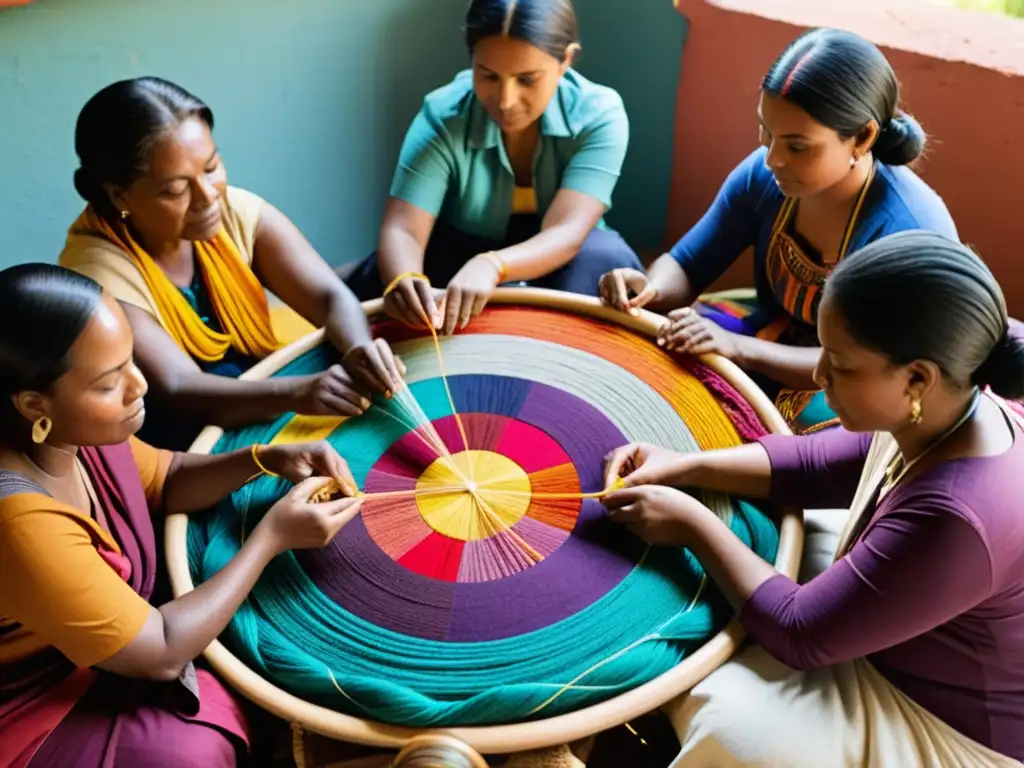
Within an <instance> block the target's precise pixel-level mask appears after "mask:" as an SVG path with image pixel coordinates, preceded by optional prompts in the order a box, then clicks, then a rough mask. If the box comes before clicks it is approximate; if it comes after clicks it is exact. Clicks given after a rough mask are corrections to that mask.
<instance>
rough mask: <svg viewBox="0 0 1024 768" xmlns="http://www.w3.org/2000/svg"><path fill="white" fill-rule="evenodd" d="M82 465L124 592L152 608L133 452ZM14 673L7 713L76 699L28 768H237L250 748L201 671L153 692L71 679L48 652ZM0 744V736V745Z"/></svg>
mask: <svg viewBox="0 0 1024 768" xmlns="http://www.w3.org/2000/svg"><path fill="white" fill-rule="evenodd" d="M80 456H81V459H82V463H83V464H84V466H85V468H86V470H87V472H88V473H89V476H90V478H91V480H92V483H93V486H94V487H95V490H96V495H97V498H98V500H99V503H100V505H101V506H102V509H103V512H104V516H105V518H106V520H105V524H106V526H107V528H108V531H109V532H110V534H111V535H112V536H113V537H114V539H115V540H116V541H117V543H118V545H119V546H120V547H121V550H122V553H123V555H124V557H125V558H126V559H127V560H128V561H129V562H130V564H131V568H130V569H128V574H127V582H128V584H129V585H130V586H131V587H132V589H134V590H135V591H136V592H137V593H138V594H140V595H141V596H142V597H144V598H145V599H147V600H150V599H151V597H152V596H153V593H154V589H155V588H156V586H157V584H158V567H159V560H158V557H157V549H156V537H155V532H154V528H153V522H152V519H151V518H150V512H149V507H148V505H147V502H146V496H145V491H144V489H143V487H142V483H141V480H140V478H139V470H138V467H137V466H136V464H135V461H134V459H133V457H132V452H131V447H130V446H129V444H128V443H122V444H121V445H116V446H107V447H102V448H83V449H82V451H81V454H80ZM122 575H124V574H122ZM43 662H45V663H43ZM14 667H15V665H5V668H4V670H3V672H4V675H3V681H2V686H0V704H4V705H7V708H10V707H12V706H15V707H16V706H19V705H24V706H27V705H29V704H32V703H40V702H45V700H46V699H47V698H48V697H51V696H52V692H53V690H54V688H55V687H59V686H61V685H63V686H64V688H65V689H69V688H73V689H75V692H74V694H73V695H74V696H75V697H76V698H77V703H75V704H74V706H73V708H71V709H70V712H69V713H68V714H67V715H66V716H64V718H63V719H62V720H61V721H60V724H59V725H58V726H57V727H56V728H55V729H54V730H53V731H52V732H51V733H50V734H49V736H48V737H46V738H45V740H44V741H43V742H42V744H41V745H40V746H39V747H38V749H37V750H36V752H35V754H34V756H33V757H32V758H31V762H29V763H28V765H29V766H31V768H44V766H45V767H47V768H49V767H50V766H65V765H67V766H72V765H73V766H75V768H112V767H113V768H120V766H146V767H147V768H161V767H162V766H168V767H169V766H171V765H174V766H182V767H183V768H188V767H189V766H193V765H194V766H209V767H210V768H219V766H229V765H235V764H236V761H235V754H236V749H244V748H245V746H246V744H247V742H248V735H247V725H246V722H245V716H244V713H243V711H242V709H241V707H240V706H239V704H238V702H237V701H236V700H235V699H234V698H233V697H232V696H231V694H230V693H229V692H228V691H227V689H226V688H224V686H222V685H221V684H220V683H219V682H218V681H217V680H216V679H215V678H214V677H213V676H212V675H210V674H209V673H208V672H206V671H203V670H200V671H199V672H198V673H196V671H195V670H194V669H193V668H192V667H189V669H188V670H187V674H186V675H183V678H182V680H180V681H176V682H174V683H154V682H148V681H141V680H131V679H128V678H122V677H117V676H114V675H110V674H107V673H103V672H94V671H87V670H75V668H74V667H73V666H72V665H71V664H70V663H69V662H68V661H67V660H66V659H65V658H64V657H63V656H61V655H60V654H57V653H55V652H54V653H49V654H48V653H43V654H39V655H38V657H33V659H29V660H26V661H25V662H24V663H21V664H19V665H17V667H18V669H15V668H14ZM19 670H21V671H20V672H19ZM22 672H23V673H24V674H22ZM83 675H91V678H92V682H91V685H88V680H87V687H86V688H85V690H84V691H83V690H82V688H83V686H73V685H70V686H69V685H68V684H67V683H69V682H72V681H74V680H75V679H76V678H78V679H81V678H82V676H83ZM14 714H15V715H16V714H17V710H16V709H15V710H14ZM14 719H15V718H12V720H14ZM14 727H17V726H16V725H15V726H14ZM3 737H4V735H3V734H0V739H2V738H3ZM14 764H15V765H20V764H23V763H22V762H19V761H16V762H15V763H14Z"/></svg>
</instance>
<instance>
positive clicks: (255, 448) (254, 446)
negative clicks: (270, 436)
mask: <svg viewBox="0 0 1024 768" xmlns="http://www.w3.org/2000/svg"><path fill="white" fill-rule="evenodd" d="M262 447H263V446H262V445H260V444H259V443H253V444H252V449H251V450H250V451H249V453H250V454H252V463H253V464H255V465H256V468H257V469H259V471H260V472H262V473H263V474H264V475H270V477H278V474H277V472H271V471H270V470H269V469H267V468H266V467H264V466H263V462H261V461H260V457H259V456H258V455H257V453H258V451H259V449H260V448H262ZM250 479H251V478H250Z"/></svg>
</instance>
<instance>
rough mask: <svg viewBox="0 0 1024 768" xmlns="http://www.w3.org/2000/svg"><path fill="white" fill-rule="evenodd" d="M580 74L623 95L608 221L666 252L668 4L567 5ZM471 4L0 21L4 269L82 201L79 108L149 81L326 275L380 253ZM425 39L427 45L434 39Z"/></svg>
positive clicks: (48, 13)
mask: <svg viewBox="0 0 1024 768" xmlns="http://www.w3.org/2000/svg"><path fill="white" fill-rule="evenodd" d="M578 6H579V15H580V24H581V29H582V36H583V42H584V46H585V55H584V56H583V58H582V60H581V62H580V70H581V71H582V72H583V73H584V74H585V75H587V76H588V77H591V78H593V79H595V80H597V81H599V82H602V83H606V84H608V85H610V86H612V87H614V88H616V89H617V90H619V91H620V93H622V95H623V98H624V100H625V102H626V105H627V108H628V109H629V111H630V118H631V145H630V152H629V156H628V159H627V161H626V165H625V168H624V170H623V178H622V180H621V182H620V185H619V187H618V190H617V192H616V196H615V201H614V209H613V211H612V213H611V215H610V217H609V220H610V221H611V223H612V224H613V225H614V226H616V227H617V228H618V229H620V231H622V233H623V234H624V235H625V236H626V237H627V238H629V239H630V240H631V242H633V243H634V245H635V246H636V247H637V248H640V249H644V248H651V249H657V248H658V247H659V246H660V244H661V242H662V240H663V239H664V234H665V226H666V214H667V210H666V205H665V201H666V199H667V195H668V190H669V185H670V181H671V166H670V164H669V158H670V157H671V152H672V143H673V131H674V120H675V113H674V111H673V109H672V106H671V105H672V103H673V99H674V97H675V92H676V87H677V84H678V78H679V53H680V50H681V48H682V44H683V39H684V36H685V27H686V23H685V19H684V18H683V17H682V16H680V15H679V14H677V13H675V11H674V10H673V8H672V4H671V3H670V2H669V0H632V2H631V4H630V6H629V8H628V9H627V8H625V7H624V6H623V4H622V3H620V2H618V0H581V2H579V3H578ZM465 7H466V0H373V1H372V2H364V1H363V0H292V2H287V3H286V2H280V0H275V1H273V2H272V1H271V0H215V1H214V2H210V0H101V1H99V2H97V1H95V0H89V1H88V2H85V1H84V0H39V1H38V2H35V3H33V4H31V5H28V6H26V7H23V8H14V9H9V10H0V146H2V147H3V150H2V151H3V156H2V157H0V182H2V184H0V229H2V231H4V232H5V234H6V237H5V243H4V247H3V249H0V267H3V266H6V265H9V264H13V263H17V262H20V261H31V260H46V261H48V260H52V259H54V258H56V255H57V253H58V252H59V250H60V247H61V245H62V243H63V239H64V233H65V231H66V229H67V226H68V224H69V223H70V222H71V221H72V220H73V219H74V217H75V216H76V215H77V213H78V212H79V210H80V208H81V205H82V202H81V200H80V199H79V198H78V196H77V195H76V194H75V192H74V189H73V187H72V185H71V175H72V173H73V171H74V169H75V168H76V167H77V162H76V159H75V155H74V146H73V140H74V123H75V118H76V116H77V113H78V110H79V109H80V108H81V106H82V104H84V102H85V101H86V99H87V98H88V97H89V96H90V95H92V94H93V93H94V92H95V91H96V90H98V89H99V88H101V87H102V86H104V85H106V84H108V83H110V82H112V81H114V80H117V79H120V78H125V77H132V76H136V75H141V74H159V75H161V76H163V77H166V78H168V79H171V80H174V81H176V82H178V83H180V84H181V85H183V86H185V87H186V88H188V89H190V90H192V91H194V92H195V93H196V94H197V95H199V96H200V97H201V98H203V99H204V100H206V101H207V102H208V103H209V104H210V105H211V106H212V107H213V109H214V112H215V114H216V119H217V127H216V134H215V135H216V138H217V140H218V143H219V144H220V146H221V147H222V150H223V154H224V158H225V161H226V163H227V167H228V171H229V174H230V178H231V181H232V182H233V183H236V184H238V185H240V186H245V187H249V188H251V189H253V190H254V191H257V192H258V193H260V194H261V195H263V196H264V197H266V198H267V199H269V200H270V201H271V202H273V203H274V204H275V205H277V206H278V207H280V208H281V209H282V210H284V211H285V213H287V214H288V215H289V216H290V217H291V218H292V219H293V220H294V221H295V222H296V223H297V224H298V226H299V227H300V228H301V229H302V230H303V231H304V232H305V234H306V236H307V237H309V239H310V240H311V241H312V242H313V244H314V246H316V247H317V248H318V249H319V250H320V252H321V253H322V254H323V255H324V257H325V258H327V259H328V260H329V261H331V262H332V263H333V264H341V263H344V262H346V261H352V260H355V259H359V258H361V257H362V256H364V255H365V254H366V253H368V252H369V251H370V250H371V249H372V248H373V245H374V243H375V240H376V231H377V226H378V223H379V219H380V213H381V210H382V208H383V204H384V200H385V197H386V194H387V185H388V182H389V180H390V176H391V172H392V169H393V165H394V160H395V157H396V156H397V152H398V147H399V145H400V143H401V139H402V135H403V132H404V130H405V128H406V126H407V124H408V122H409V120H410V119H411V118H412V115H413V114H414V113H415V110H416V109H417V108H418V106H419V103H420V100H421V99H422V96H423V94H424V93H425V92H427V91H428V90H430V89H431V88H433V87H436V86H437V85H440V84H442V83H443V82H445V81H447V80H448V78H450V77H451V75H452V74H453V73H454V72H455V71H456V70H458V69H460V68H462V67H464V66H466V63H467V56H466V53H465V50H464V48H463V46H462V42H461V37H460V29H461V25H462V14H463V13H464V11H465ZM433 41H436V42H433Z"/></svg>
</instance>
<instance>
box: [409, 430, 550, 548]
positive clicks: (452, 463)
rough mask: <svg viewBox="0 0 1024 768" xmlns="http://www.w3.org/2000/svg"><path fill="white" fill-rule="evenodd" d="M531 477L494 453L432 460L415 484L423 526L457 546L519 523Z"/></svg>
mask: <svg viewBox="0 0 1024 768" xmlns="http://www.w3.org/2000/svg"><path fill="white" fill-rule="evenodd" d="M530 490H531V486H530V478H529V477H528V476H527V474H526V472H524V471H523V469H522V467H520V466H519V465H518V464H516V463H515V462H514V461H512V459H509V458H508V457H506V456H502V455H501V454H500V453H494V452H493V451H477V450H471V451H460V452H459V453H455V454H452V455H451V456H442V457H441V458H439V459H436V460H435V461H434V462H433V463H432V464H431V465H430V466H429V467H427V469H426V471H425V472H424V473H423V474H422V475H420V479H419V481H418V482H417V483H416V506H417V507H418V508H419V511H420V515H421V516H422V517H423V520H424V521H426V523H427V525H429V526H430V527H431V528H433V529H434V530H435V531H437V532H438V533H440V534H443V535H444V536H448V537H449V538H452V539H459V540H462V541H477V540H479V539H487V538H490V537H491V536H494V535H496V534H498V533H500V532H501V531H504V530H507V529H509V528H511V527H512V526H513V525H515V524H516V523H518V522H519V521H520V520H521V519H522V517H523V515H525V514H526V510H527V509H529V507H530Z"/></svg>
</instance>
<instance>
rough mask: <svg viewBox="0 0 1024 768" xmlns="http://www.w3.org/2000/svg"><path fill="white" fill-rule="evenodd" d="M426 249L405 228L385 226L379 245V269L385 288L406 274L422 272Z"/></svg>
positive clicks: (381, 232)
mask: <svg viewBox="0 0 1024 768" xmlns="http://www.w3.org/2000/svg"><path fill="white" fill-rule="evenodd" d="M424 257H425V249H424V247H423V246H422V245H421V244H420V243H419V241H418V240H417V239H416V238H415V237H414V236H413V235H412V233H410V232H408V231H407V230H406V229H404V228H403V227H399V226H395V225H385V226H384V227H382V228H381V231H380V239H379V241H378V243H377V269H378V271H379V272H380V280H381V283H382V284H383V287H384V288H387V287H388V284H389V283H391V281H392V280H394V279H395V278H396V277H398V276H399V275H401V274H403V273H404V272H422V271H423V262H424Z"/></svg>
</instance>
